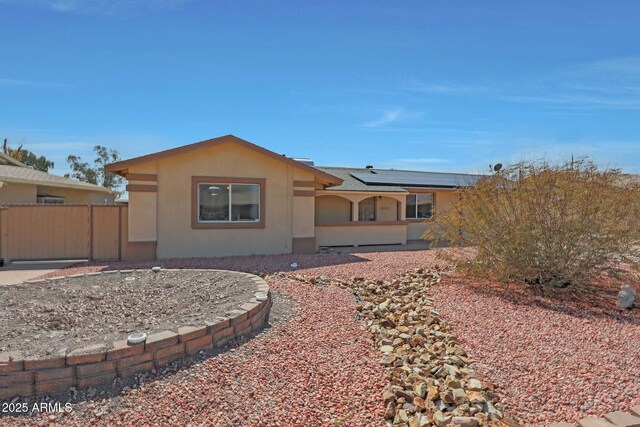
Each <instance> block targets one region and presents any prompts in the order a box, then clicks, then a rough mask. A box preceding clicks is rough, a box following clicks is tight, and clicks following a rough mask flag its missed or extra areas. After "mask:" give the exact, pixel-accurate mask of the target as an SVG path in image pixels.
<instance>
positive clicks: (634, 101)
mask: <svg viewBox="0 0 640 427" xmlns="http://www.w3.org/2000/svg"><path fill="white" fill-rule="evenodd" d="M513 92H514V93H510V94H506V95H502V96H500V98H501V99H503V100H506V101H511V102H525V103H535V104H547V105H552V106H556V107H563V108H608V109H640V99H639V96H638V95H640V57H625V58H613V59H609V60H603V61H596V62H591V63H587V64H580V65H576V66H573V67H569V68H565V69H562V70H557V71H555V72H553V73H550V74H548V75H546V76H542V77H540V78H539V79H538V80H537V81H533V82H531V83H530V84H527V85H526V86H524V87H523V88H521V89H520V90H518V91H513Z"/></svg>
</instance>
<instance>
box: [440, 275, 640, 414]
mask: <svg viewBox="0 0 640 427" xmlns="http://www.w3.org/2000/svg"><path fill="white" fill-rule="evenodd" d="M636 287H637V284H636ZM432 294H433V297H434V302H435V306H436V307H438V309H439V310H440V312H441V314H442V316H443V317H444V318H445V319H447V320H448V321H449V323H450V324H451V325H452V326H453V330H454V331H455V332H456V334H457V336H458V337H459V338H460V339H461V340H462V344H463V347H464V348H465V349H466V350H467V352H468V353H469V355H470V356H471V357H472V358H473V359H475V360H476V364H477V366H478V368H479V369H480V371H481V372H483V373H484V374H485V375H487V377H488V378H491V380H492V381H493V383H494V385H495V386H496V388H497V390H498V392H499V394H500V395H501V396H503V402H504V403H505V404H506V405H507V407H509V408H510V409H511V411H513V412H514V413H515V414H516V415H517V416H518V418H519V420H520V421H521V422H522V424H523V425H526V426H545V425H549V424H550V422H551V421H566V422H573V421H576V420H577V419H580V418H583V417H585V416H589V415H596V416H602V415H604V414H606V413H609V412H613V411H616V410H626V409H628V408H630V407H632V406H634V405H640V309H639V308H638V307H637V305H636V308H634V309H632V310H625V311H622V310H617V309H615V308H614V307H613V305H612V304H610V305H609V306H606V305H605V303H604V302H600V301H598V304H599V307H598V308H594V307H593V304H592V303H591V304H590V303H588V302H572V301H571V300H569V301H567V300H563V301H558V300H557V299H552V298H548V297H542V296H536V295H532V294H531V293H530V292H526V291H525V290H523V289H522V287H518V286H516V285H510V286H506V285H505V284H500V283H492V282H489V281H471V280H468V279H464V280H462V279H459V278H451V277H450V278H448V279H445V280H443V281H442V283H441V284H440V285H439V286H436V287H434V288H433V289H432ZM611 299H612V300H613V301H615V296H612V297H611ZM600 304H601V305H600ZM636 304H637V303H636Z"/></svg>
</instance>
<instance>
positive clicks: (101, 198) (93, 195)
mask: <svg viewBox="0 0 640 427" xmlns="http://www.w3.org/2000/svg"><path fill="white" fill-rule="evenodd" d="M38 196H59V197H64V202H65V203H90V204H96V205H105V204H113V199H114V197H113V194H109V193H103V192H99V191H85V190H76V189H72V188H62V187H50V186H44V185H39V186H38Z"/></svg>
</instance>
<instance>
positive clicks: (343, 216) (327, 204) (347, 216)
mask: <svg viewBox="0 0 640 427" xmlns="http://www.w3.org/2000/svg"><path fill="white" fill-rule="evenodd" d="M345 221H351V202H350V201H349V200H347V199H345V198H344V197H340V196H320V197H316V206H315V222H316V223H317V224H323V223H327V222H345Z"/></svg>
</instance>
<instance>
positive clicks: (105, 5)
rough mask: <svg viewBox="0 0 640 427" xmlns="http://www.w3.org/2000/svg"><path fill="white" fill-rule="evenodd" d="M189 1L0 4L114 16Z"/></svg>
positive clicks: (20, 0) (22, 0) (15, 0)
mask: <svg viewBox="0 0 640 427" xmlns="http://www.w3.org/2000/svg"><path fill="white" fill-rule="evenodd" d="M189 1H192V0H0V3H4V4H14V5H19V6H23V7H34V8H38V9H48V10H52V11H55V12H59V13H77V14H87V15H106V16H116V15H129V14H137V13H144V12H149V11H154V10H171V9H177V8H179V7H181V6H182V5H184V4H185V3H188V2H189Z"/></svg>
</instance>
